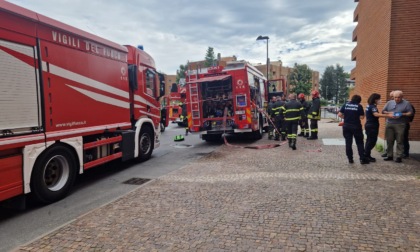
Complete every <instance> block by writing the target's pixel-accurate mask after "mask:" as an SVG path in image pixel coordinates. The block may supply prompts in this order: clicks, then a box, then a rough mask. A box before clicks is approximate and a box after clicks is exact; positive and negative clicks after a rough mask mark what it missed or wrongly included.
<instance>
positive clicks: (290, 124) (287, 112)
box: [282, 94, 305, 150]
mask: <svg viewBox="0 0 420 252" xmlns="http://www.w3.org/2000/svg"><path fill="white" fill-rule="evenodd" d="M282 110H283V115H284V121H285V122H286V128H287V138H288V139H289V147H290V148H292V149H293V150H296V138H297V131H298V123H299V120H300V119H301V118H302V116H305V112H304V109H303V107H302V104H301V103H300V102H299V101H297V100H296V94H289V101H288V102H287V103H286V104H285V105H284V106H283V108H282Z"/></svg>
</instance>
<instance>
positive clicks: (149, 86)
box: [146, 69, 156, 96]
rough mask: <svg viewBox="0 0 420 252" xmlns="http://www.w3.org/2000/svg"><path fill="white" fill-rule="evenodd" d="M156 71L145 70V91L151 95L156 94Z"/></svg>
mask: <svg viewBox="0 0 420 252" xmlns="http://www.w3.org/2000/svg"><path fill="white" fill-rule="evenodd" d="M155 80H156V73H155V72H154V71H153V70H151V69H147V70H146V93H147V94H148V95H151V96H156V90H155V83H156V81H155Z"/></svg>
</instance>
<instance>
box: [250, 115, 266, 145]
mask: <svg viewBox="0 0 420 252" xmlns="http://www.w3.org/2000/svg"><path fill="white" fill-rule="evenodd" d="M258 124H259V125H260V126H259V128H258V130H256V131H254V132H252V137H253V138H254V139H255V140H260V139H261V138H262V137H263V133H264V129H263V125H262V120H261V117H260V119H259V120H258Z"/></svg>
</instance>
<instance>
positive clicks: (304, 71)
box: [289, 63, 312, 95]
mask: <svg viewBox="0 0 420 252" xmlns="http://www.w3.org/2000/svg"><path fill="white" fill-rule="evenodd" d="M289 83H290V87H291V88H290V92H291V93H295V94H300V93H304V94H305V95H309V94H310V93H311V90H312V70H311V69H310V68H309V67H308V65H306V64H303V65H299V64H297V63H295V65H294V67H293V70H292V72H291V73H290V75H289Z"/></svg>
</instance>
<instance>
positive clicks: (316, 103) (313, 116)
mask: <svg viewBox="0 0 420 252" xmlns="http://www.w3.org/2000/svg"><path fill="white" fill-rule="evenodd" d="M311 95H312V104H311V107H310V108H309V112H308V119H310V121H311V136H310V137H308V138H307V139H308V140H315V139H318V121H319V120H321V101H320V99H319V92H318V91H316V90H314V91H312V93H311Z"/></svg>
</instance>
